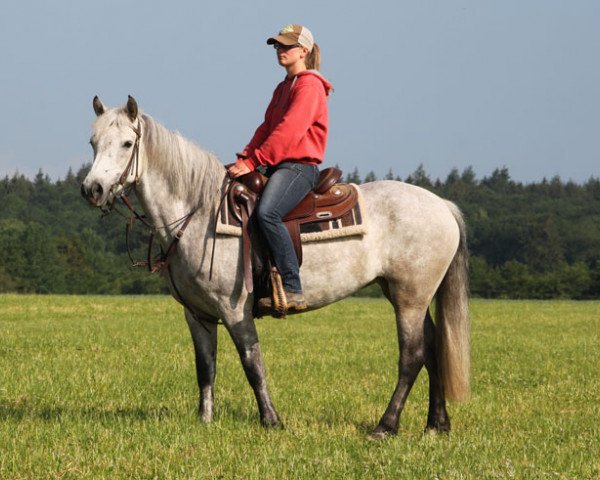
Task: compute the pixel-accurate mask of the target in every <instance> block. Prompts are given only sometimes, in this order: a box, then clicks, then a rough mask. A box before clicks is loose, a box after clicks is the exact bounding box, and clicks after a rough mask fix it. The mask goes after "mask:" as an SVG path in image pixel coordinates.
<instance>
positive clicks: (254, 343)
mask: <svg viewBox="0 0 600 480" xmlns="http://www.w3.org/2000/svg"><path fill="white" fill-rule="evenodd" d="M225 325H226V326H227V329H228V331H229V334H230V335H231V338H232V339H233V343H234V344H235V346H236V348H237V351H238V353H239V355H240V360H241V361H242V366H243V367H244V373H245V374H246V378H247V379H248V382H249V383H250V386H251V387H252V390H253V391H254V396H255V397H256V402H257V404H258V411H259V413H260V421H261V423H262V424H263V425H264V426H265V427H277V426H279V425H280V420H279V415H277V412H276V411H275V407H274V406H273V402H272V401H271V397H270V395H269V391H268V389H267V380H266V374H265V366H264V363H263V360H262V355H261V352H260V344H259V343H258V334H257V332H256V325H255V324H254V319H253V318H252V314H251V313H246V314H245V317H244V319H243V320H242V321H239V322H237V323H234V324H229V326H228V322H225Z"/></svg>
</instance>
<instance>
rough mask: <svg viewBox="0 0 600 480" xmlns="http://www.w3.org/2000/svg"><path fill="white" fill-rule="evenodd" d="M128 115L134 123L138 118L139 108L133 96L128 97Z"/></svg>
mask: <svg viewBox="0 0 600 480" xmlns="http://www.w3.org/2000/svg"><path fill="white" fill-rule="evenodd" d="M127 115H128V116H129V119H130V120H131V121H132V122H133V121H134V120H135V119H136V118H137V116H138V106H137V102H136V101H135V98H133V97H132V96H131V95H129V96H128V99H127Z"/></svg>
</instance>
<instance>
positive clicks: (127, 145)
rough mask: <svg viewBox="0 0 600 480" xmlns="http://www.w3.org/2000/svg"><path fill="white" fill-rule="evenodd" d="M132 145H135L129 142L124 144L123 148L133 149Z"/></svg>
mask: <svg viewBox="0 0 600 480" xmlns="http://www.w3.org/2000/svg"><path fill="white" fill-rule="evenodd" d="M132 145H133V142H130V141H127V142H125V143H124V144H123V148H131V146H132Z"/></svg>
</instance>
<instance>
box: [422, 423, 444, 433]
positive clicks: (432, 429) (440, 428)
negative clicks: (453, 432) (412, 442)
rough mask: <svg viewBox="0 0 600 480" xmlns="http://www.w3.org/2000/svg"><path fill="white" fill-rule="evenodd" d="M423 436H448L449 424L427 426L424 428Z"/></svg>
mask: <svg viewBox="0 0 600 480" xmlns="http://www.w3.org/2000/svg"><path fill="white" fill-rule="evenodd" d="M423 434H424V435H430V436H434V435H439V434H445V435H448V434H450V424H448V423H443V424H436V425H427V426H426V427H425V430H424V431H423Z"/></svg>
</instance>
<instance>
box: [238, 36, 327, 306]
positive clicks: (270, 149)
mask: <svg viewBox="0 0 600 480" xmlns="http://www.w3.org/2000/svg"><path fill="white" fill-rule="evenodd" d="M267 44H269V45H273V47H274V48H275V50H276V52H277V60H278V62H279V65H281V66H282V67H284V68H285V70H286V72H287V75H286V77H285V79H284V80H283V81H282V82H281V83H280V84H279V85H277V88H275V91H274V93H273V98H272V99H271V102H270V103H269V106H268V108H267V111H266V113H265V120H264V122H263V123H262V124H261V125H260V126H259V127H258V128H257V130H256V132H255V134H254V136H253V137H252V140H250V143H248V145H247V146H246V148H245V149H244V151H243V152H242V153H239V154H237V157H238V160H237V162H236V163H234V164H233V165H232V166H231V167H229V169H228V172H229V175H230V176H231V177H233V178H236V177H239V176H240V175H244V174H246V173H249V172H251V171H253V170H255V169H256V168H258V167H267V174H268V175H269V176H270V179H269V182H268V183H267V186H266V188H265V190H264V192H263V194H262V197H261V200H260V202H259V205H258V208H257V211H256V216H257V220H258V224H259V226H260V228H261V230H262V233H263V235H264V237H265V239H266V241H267V243H268V245H269V248H270V250H271V254H272V257H273V261H274V263H275V266H276V267H277V270H278V271H279V273H280V275H281V279H282V283H283V287H284V290H285V295H286V300H287V307H288V309H289V310H297V311H299V310H305V309H306V308H307V304H306V301H305V299H304V295H303V293H302V284H301V282H300V272H299V267H298V259H297V257H296V253H295V252H294V246H293V243H292V239H291V237H290V235H289V232H288V230H287V228H286V227H285V225H284V224H283V220H282V219H283V217H285V215H286V214H287V213H288V212H290V211H291V210H292V209H293V208H294V207H295V206H296V205H297V204H298V203H299V202H300V200H302V199H303V198H304V197H305V196H306V194H307V193H308V192H310V191H311V190H312V189H313V187H314V186H315V183H316V181H317V179H318V173H319V171H318V167H317V165H319V164H320V163H321V162H322V161H323V156H324V153H325V146H326V143H327V130H328V112H327V96H328V95H329V92H330V91H331V90H332V88H331V84H330V83H329V82H328V81H327V80H325V78H323V76H322V75H321V74H320V73H319V71H318V70H319V66H320V50H319V47H318V45H317V44H316V43H315V42H314V39H313V35H312V33H311V32H310V30H308V28H306V27H303V26H302V25H287V26H285V27H284V28H283V29H282V30H281V31H280V32H279V34H278V35H276V36H274V37H271V38H269V39H268V40H267ZM259 305H260V306H261V307H271V301H270V299H260V300H259Z"/></svg>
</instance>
